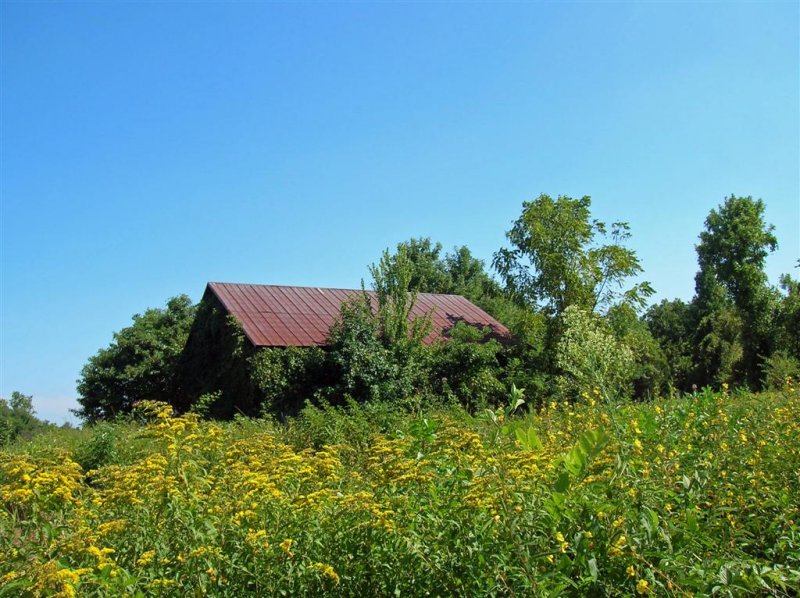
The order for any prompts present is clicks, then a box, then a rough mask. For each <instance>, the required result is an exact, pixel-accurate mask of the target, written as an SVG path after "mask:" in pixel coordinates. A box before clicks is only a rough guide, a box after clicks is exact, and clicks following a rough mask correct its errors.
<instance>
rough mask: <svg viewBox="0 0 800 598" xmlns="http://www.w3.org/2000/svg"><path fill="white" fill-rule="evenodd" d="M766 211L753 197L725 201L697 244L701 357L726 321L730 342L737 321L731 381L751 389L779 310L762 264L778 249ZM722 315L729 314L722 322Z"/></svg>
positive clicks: (757, 380) (714, 211)
mask: <svg viewBox="0 0 800 598" xmlns="http://www.w3.org/2000/svg"><path fill="white" fill-rule="evenodd" d="M764 207H765V206H764V202H763V201H762V200H760V199H757V200H754V199H753V198H752V197H736V196H735V195H731V196H730V197H727V198H725V200H724V202H723V203H722V204H721V205H720V206H718V208H717V209H712V210H711V212H710V213H709V215H708V217H707V218H706V221H705V230H704V231H703V232H701V233H700V242H699V243H698V245H697V259H698V263H699V266H700V269H699V271H698V273H697V276H696V278H695V287H696V294H695V301H694V302H695V305H696V308H697V310H698V313H699V315H700V324H701V326H700V330H699V334H700V336H699V337H698V339H697V340H698V342H697V346H698V348H699V350H700V351H701V352H702V351H704V350H705V349H704V346H711V347H717V346H718V344H717V343H716V342H710V341H713V339H708V338H706V337H707V335H709V334H716V333H715V332H714V331H715V330H717V331H718V330H719V325H720V323H721V322H726V324H725V326H724V328H725V330H726V331H727V332H728V334H727V335H725V336H726V338H727V339H728V340H732V338H733V337H732V336H731V334H732V333H733V330H734V329H735V328H736V327H737V326H735V325H734V323H735V321H736V320H737V319H738V320H739V321H740V323H741V324H740V335H741V360H740V363H739V364H738V365H733V366H732V370H733V371H732V378H733V381H734V382H744V383H747V384H749V385H751V386H753V387H757V386H758V385H759V384H760V361H761V356H763V355H767V354H769V352H770V330H771V327H772V321H771V319H772V314H773V313H774V307H775V306H774V301H775V293H774V292H773V289H771V288H770V286H769V284H768V282H767V275H766V273H765V272H764V265H765V261H766V258H767V256H768V255H769V253H770V252H772V251H774V250H775V249H776V248H777V247H778V240H777V238H776V237H775V235H774V234H773V230H774V228H775V227H774V226H772V225H771V224H767V223H766V222H765V221H764ZM723 312H730V313H729V314H728V315H726V316H725V317H722V316H721V314H722V313H723ZM704 320H705V324H706V325H705V326H704V325H703V322H704ZM712 323H713V324H714V325H712ZM700 361H703V358H702V357H701V359H700ZM713 377H714V378H719V376H717V375H714V376H713Z"/></svg>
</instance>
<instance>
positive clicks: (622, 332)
mask: <svg viewBox="0 0 800 598" xmlns="http://www.w3.org/2000/svg"><path fill="white" fill-rule="evenodd" d="M607 318H608V323H609V325H610V326H611V328H612V330H613V331H614V336H615V338H616V339H617V340H618V341H619V342H621V343H622V344H623V345H624V346H626V347H628V349H630V351H631V354H632V355H633V365H632V368H631V378H632V379H633V396H634V397H635V398H638V399H643V398H652V397H655V396H658V395H659V394H661V393H662V392H664V391H665V390H666V389H667V382H668V380H669V377H670V368H669V364H668V362H667V358H666V356H665V355H664V352H663V351H662V350H661V347H660V346H659V344H658V341H657V340H656V339H655V338H654V337H653V335H652V334H651V333H650V329H649V328H648V326H647V323H646V322H645V320H644V319H641V318H639V316H638V315H637V313H636V312H635V311H634V309H633V308H632V307H631V306H630V305H628V304H627V303H622V304H619V305H615V306H614V307H612V308H611V309H609V310H608V314H607Z"/></svg>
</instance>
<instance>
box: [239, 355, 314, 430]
mask: <svg viewBox="0 0 800 598" xmlns="http://www.w3.org/2000/svg"><path fill="white" fill-rule="evenodd" d="M327 360H328V356H327V355H326V353H325V351H323V350H322V349H321V348H319V347H285V348H280V349H274V348H267V349H259V350H257V351H256V352H255V353H254V354H253V355H252V356H251V357H250V358H249V360H248V363H249V367H250V376H251V380H252V381H253V384H254V385H255V387H256V389H257V392H258V393H259V396H260V398H261V400H262V401H263V403H262V410H263V412H264V413H265V414H266V413H271V414H274V415H279V416H283V415H286V414H294V413H297V411H298V410H299V409H300V408H301V407H302V406H303V404H304V403H305V402H306V400H308V399H310V398H312V397H313V396H314V394H315V393H316V392H317V391H318V390H319V388H320V387H322V386H324V385H325V384H326V382H329V380H328V378H329V376H328V367H329V366H328V362H327Z"/></svg>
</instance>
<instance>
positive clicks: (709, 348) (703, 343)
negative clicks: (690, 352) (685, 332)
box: [695, 307, 744, 388]
mask: <svg viewBox="0 0 800 598" xmlns="http://www.w3.org/2000/svg"><path fill="white" fill-rule="evenodd" d="M743 328H744V326H743V323H742V318H741V316H740V315H739V312H738V310H736V309H735V308H734V307H727V308H723V309H717V310H714V311H711V312H710V313H708V314H707V315H705V316H704V317H703V318H702V319H701V320H700V323H699V324H698V327H697V332H696V338H697V339H699V340H698V342H697V345H696V351H695V364H696V367H697V372H698V374H699V380H700V383H701V385H703V386H705V385H707V384H713V385H714V386H716V387H718V388H719V387H720V386H721V385H722V384H736V383H738V382H740V381H741V369H742V367H743V364H742V359H743V356H744V341H743V338H742V337H743V332H742V330H743Z"/></svg>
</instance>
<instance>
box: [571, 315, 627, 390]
mask: <svg viewBox="0 0 800 598" xmlns="http://www.w3.org/2000/svg"><path fill="white" fill-rule="evenodd" d="M562 326H563V329H564V333H563V335H562V337H561V339H560V340H559V342H558V346H557V347H556V362H557V364H558V367H559V368H560V369H561V371H562V375H561V378H560V382H561V385H562V387H563V389H564V390H565V391H566V392H567V393H569V394H571V395H572V396H577V395H578V394H580V393H582V392H585V391H588V390H591V389H593V388H601V389H602V390H604V391H605V393H606V394H608V395H610V396H611V397H624V396H628V395H629V394H630V392H631V381H632V378H633V365H634V356H633V352H632V351H631V350H630V348H628V347H627V346H625V345H624V344H622V343H621V342H619V341H618V340H616V339H615V338H614V334H613V331H612V330H611V328H610V326H609V325H608V324H607V322H605V321H604V320H603V319H601V318H600V317H599V316H597V315H595V314H592V313H589V312H587V311H584V310H582V309H580V308H577V307H568V308H567V309H565V310H564V314H563V316H562Z"/></svg>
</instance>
